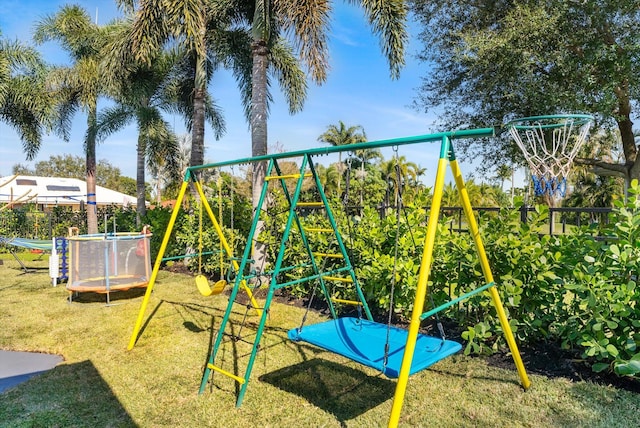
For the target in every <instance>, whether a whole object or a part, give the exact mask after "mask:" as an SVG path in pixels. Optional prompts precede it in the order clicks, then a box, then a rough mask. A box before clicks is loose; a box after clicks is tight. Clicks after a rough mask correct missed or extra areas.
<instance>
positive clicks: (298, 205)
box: [296, 202, 324, 208]
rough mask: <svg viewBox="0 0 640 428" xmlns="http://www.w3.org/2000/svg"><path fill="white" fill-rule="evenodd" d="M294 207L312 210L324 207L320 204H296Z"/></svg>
mask: <svg viewBox="0 0 640 428" xmlns="http://www.w3.org/2000/svg"><path fill="white" fill-rule="evenodd" d="M296 206H297V207H300V208H314V207H324V204H323V203H322V202H298V203H297V204H296Z"/></svg>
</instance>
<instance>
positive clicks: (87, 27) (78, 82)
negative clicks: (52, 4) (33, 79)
mask: <svg viewBox="0 0 640 428" xmlns="http://www.w3.org/2000/svg"><path fill="white" fill-rule="evenodd" d="M33 37H34V40H35V41H36V43H39V44H40V43H44V42H46V41H57V42H59V43H60V44H61V46H62V48H63V49H64V50H65V51H67V53H68V54H69V56H70V57H71V61H72V65H70V66H67V67H55V68H53V69H52V70H51V71H50V72H49V75H48V76H47V80H48V82H49V85H51V87H52V88H53V90H54V91H55V92H56V93H58V94H60V96H61V97H62V102H61V105H60V117H59V120H60V125H61V126H62V128H68V127H69V126H70V123H71V122H70V119H71V116H72V115H73V114H74V113H75V112H76V111H77V109H78V108H80V109H81V110H82V111H84V112H85V113H86V114H87V131H86V134H85V139H84V147H85V152H86V182H87V204H88V205H89V208H91V207H93V208H94V209H87V230H88V232H89V233H90V234H91V233H97V232H98V218H97V211H96V210H95V208H96V120H97V114H98V107H97V106H98V97H100V96H101V95H102V94H103V93H104V85H103V79H102V76H103V72H102V70H101V68H100V59H101V57H102V52H101V50H102V49H103V47H104V46H105V44H106V42H107V32H106V30H105V28H104V27H100V26H98V25H97V24H94V23H93V22H92V20H91V17H90V16H89V14H88V13H87V12H86V11H85V10H84V9H82V8H81V7H79V6H63V7H62V8H61V9H60V11H59V12H58V13H56V14H54V15H50V16H47V17H45V18H43V19H42V20H40V21H39V22H38V23H37V24H36V28H35V32H34V36H33Z"/></svg>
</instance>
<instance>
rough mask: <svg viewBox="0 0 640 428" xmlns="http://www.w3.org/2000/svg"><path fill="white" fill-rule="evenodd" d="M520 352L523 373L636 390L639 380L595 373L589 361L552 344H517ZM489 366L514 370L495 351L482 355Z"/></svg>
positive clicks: (507, 358)
mask: <svg viewBox="0 0 640 428" xmlns="http://www.w3.org/2000/svg"><path fill="white" fill-rule="evenodd" d="M520 355H521V356H522V362H523V364H524V366H525V368H526V369H527V372H529V373H534V374H539V375H543V376H547V377H549V378H559V377H562V378H565V379H569V380H571V381H573V382H578V381H587V382H592V383H596V384H599V385H608V386H612V387H614V388H618V389H624V390H627V391H631V392H635V393H640V381H638V380H636V379H633V378H630V377H622V376H617V375H615V374H613V373H595V372H594V371H593V370H591V366H590V364H589V363H588V362H587V361H585V360H583V359H581V358H579V356H578V355H577V354H576V352H571V351H567V350H563V349H561V348H560V346H559V345H558V344H556V343H544V342H540V343H536V344H534V345H525V346H520ZM486 359H487V362H488V363H489V365H491V366H494V367H500V368H504V369H509V370H515V366H514V364H513V359H512V358H511V355H508V354H506V353H497V354H493V355H491V356H489V357H486Z"/></svg>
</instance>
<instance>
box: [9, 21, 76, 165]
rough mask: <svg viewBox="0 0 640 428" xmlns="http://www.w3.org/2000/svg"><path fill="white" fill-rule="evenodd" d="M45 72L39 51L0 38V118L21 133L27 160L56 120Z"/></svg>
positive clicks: (37, 148) (33, 154)
mask: <svg viewBox="0 0 640 428" xmlns="http://www.w3.org/2000/svg"><path fill="white" fill-rule="evenodd" d="M1 35H2V34H1V33H0V36H1ZM45 73H46V66H45V64H44V63H43V62H42V60H41V58H40V55H39V54H38V52H37V51H35V50H34V49H32V48H31V47H28V46H25V45H23V44H22V43H20V42H18V41H10V40H5V39H0V120H1V121H3V122H5V123H6V124H8V125H9V126H11V127H12V128H13V129H15V130H16V131H17V132H18V134H19V135H20V139H21V140H22V143H23V149H24V152H25V154H26V158H27V160H31V159H33V158H34V157H35V155H36V154H37V153H38V150H39V149H40V146H41V144H42V134H43V133H44V132H46V131H47V130H48V129H50V128H51V127H52V120H53V119H54V117H53V115H54V110H53V106H54V100H53V99H52V97H51V93H50V92H49V91H47V90H46V85H45ZM65 136H66V135H63V137H65Z"/></svg>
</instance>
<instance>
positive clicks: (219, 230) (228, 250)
mask: <svg viewBox="0 0 640 428" xmlns="http://www.w3.org/2000/svg"><path fill="white" fill-rule="evenodd" d="M195 185H196V190H197V191H198V194H199V195H200V201H201V203H202V205H203V206H204V209H205V211H207V214H208V215H209V219H210V220H211V223H212V224H213V228H214V229H215V230H216V234H218V238H220V244H221V245H222V248H224V251H225V253H227V256H228V257H229V258H230V259H233V257H234V256H233V250H232V249H231V246H229V243H228V242H227V239H226V238H225V236H224V233H223V232H222V228H221V227H220V223H218V220H217V219H216V217H215V216H214V215H213V210H212V209H211V206H210V205H209V202H208V201H207V197H206V196H205V195H204V191H203V190H202V185H201V184H200V182H199V181H196V182H195ZM231 263H232V264H233V268H234V269H235V270H236V272H237V271H238V270H239V269H240V265H238V262H237V261H236V260H231ZM221 275H222V273H221ZM240 285H241V286H242V288H244V291H245V292H246V293H247V296H249V299H250V300H251V305H253V308H254V309H255V310H256V312H257V313H258V315H262V310H260V309H259V306H258V302H257V301H256V299H255V298H254V297H253V293H252V292H251V289H250V288H249V287H247V282H246V281H245V280H244V279H243V280H242V282H240Z"/></svg>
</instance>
